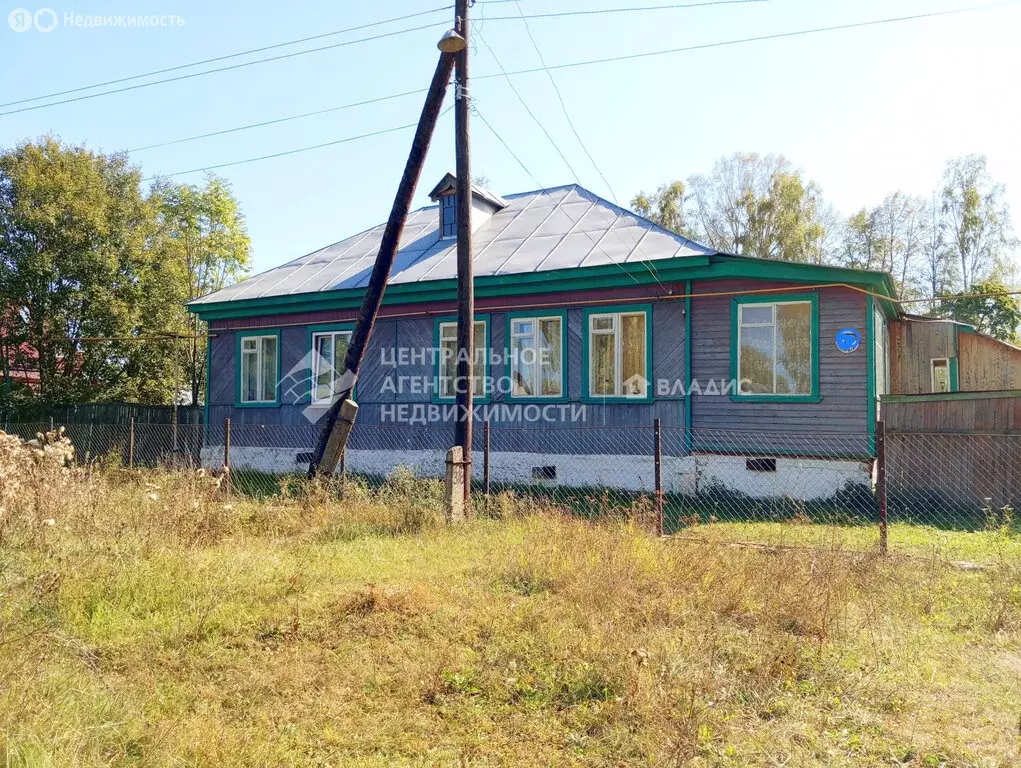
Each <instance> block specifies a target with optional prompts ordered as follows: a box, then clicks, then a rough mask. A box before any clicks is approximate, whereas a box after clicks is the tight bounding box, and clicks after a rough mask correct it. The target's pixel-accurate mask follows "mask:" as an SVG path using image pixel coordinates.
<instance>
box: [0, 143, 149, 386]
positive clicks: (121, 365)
mask: <svg viewBox="0 0 1021 768" xmlns="http://www.w3.org/2000/svg"><path fill="white" fill-rule="evenodd" d="M139 181H140V178H139V174H138V171H137V170H135V169H134V168H131V167H130V166H129V165H128V163H127V159H126V158H125V157H124V156H122V155H111V156H104V155H97V154H94V153H92V152H89V151H87V150H86V149H84V148H82V147H65V146H63V145H61V143H60V142H59V141H58V140H57V139H55V138H52V137H45V138H43V139H42V140H40V142H39V143H24V144H21V145H19V146H18V147H16V148H15V149H13V150H11V151H8V152H6V153H4V154H3V155H2V156H0V298H2V302H3V306H4V307H5V308H6V316H5V317H4V326H5V327H4V335H5V336H6V338H7V339H8V340H9V343H10V344H11V345H12V346H13V347H14V349H15V355H14V357H15V360H14V362H15V365H17V366H19V367H28V368H33V367H37V368H38V371H39V376H40V393H39V394H40V397H41V398H42V399H44V400H47V401H50V402H57V401H64V402H80V401H87V400H92V399H96V396H97V394H99V393H103V394H105V395H106V396H107V397H119V398H131V397H133V396H135V395H136V394H137V393H136V392H135V391H133V386H132V382H131V380H130V378H129V377H128V376H127V375H126V374H125V371H126V369H127V368H128V367H130V365H131V364H132V363H133V362H134V361H136V360H137V359H138V358H139V357H140V356H141V355H143V354H146V351H145V350H143V349H142V348H141V347H140V346H139V345H138V344H136V343H133V342H131V341H101V342H85V341H78V340H77V339H80V338H82V337H130V336H133V335H137V334H138V333H139V332H140V331H141V330H142V329H143V328H144V327H145V326H146V322H147V320H149V319H152V320H154V321H156V322H158V321H159V320H160V317H159V314H160V310H159V307H158V306H152V305H151V302H150V301H149V296H148V294H147V290H146V289H147V287H148V286H150V285H151V283H152V280H153V271H154V269H155V268H156V265H155V264H154V262H153V260H152V259H151V257H150V254H149V253H148V251H147V248H146V245H147V239H148V236H149V235H150V234H151V232H152V216H151V210H150V208H149V205H148V203H147V201H146V200H145V199H144V198H143V197H142V194H141V192H140V189H139ZM154 313H155V316H154ZM156 327H159V326H156ZM25 345H31V346H30V347H28V346H25ZM30 349H34V350H36V351H37V352H38V360H27V359H25V358H26V357H27V356H30V355H31V352H30ZM168 394H169V393H166V392H161V393H160V397H162V398H165V397H167V396H168Z"/></svg>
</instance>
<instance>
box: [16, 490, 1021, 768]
mask: <svg viewBox="0 0 1021 768" xmlns="http://www.w3.org/2000/svg"><path fill="white" fill-rule="evenodd" d="M278 490H279V492H277V493H273V494H269V495H266V496H265V497H263V498H251V497H247V496H239V495H235V496H234V497H232V498H221V497H220V495H219V493H218V492H217V491H216V490H214V489H213V487H212V485H211V483H210V482H209V480H208V478H205V477H201V476H196V475H188V474H183V473H182V474H155V473H154V474H146V473H139V474H129V473H126V472H124V471H121V470H109V471H105V472H96V473H92V474H78V475H73V476H72V477H71V478H70V479H68V481H67V482H66V483H65V484H64V485H63V486H62V491H61V493H60V494H59V495H56V496H54V495H46V494H39V495H37V496H34V497H33V503H32V504H31V505H27V506H26V507H25V509H24V510H22V512H21V514H20V516H18V517H12V518H10V519H9V521H8V524H7V526H6V527H5V528H4V530H3V531H2V539H0V595H2V597H0V739H2V750H0V754H2V755H3V756H4V758H5V760H6V763H7V764H8V765H12V766H49V765H52V766H99V765H104V766H106V765H114V766H136V765H146V766H179V765H216V766H267V765H297V766H326V765H356V766H376V765H378V766H389V765H416V766H418V765H514V766H517V765H524V766H529V765H535V766H546V765H606V766H617V765H632V764H636V765H637V764H644V765H689V764H690V765H705V766H709V765H713V766H749V765H762V766H774V765H789V766H804V765H820V766H832V765H846V766H858V765H876V766H879V765H882V766H891V765H911V766H938V765H948V766H966V765H975V766H1008V765H1015V764H1017V763H1018V761H1019V759H1021V757H1019V751H1018V750H1019V741H1018V739H1019V730H1018V729H1019V720H1018V718H1019V715H1021V690H1019V678H1021V647H1019V642H1018V641H1019V637H1021V553H1019V552H1018V549H1017V547H1016V546H1015V542H1014V540H1013V538H1012V537H1011V535H1010V534H1009V532H1006V531H1000V532H990V533H988V534H986V538H983V539H982V540H981V541H980V543H977V544H976V545H975V546H976V547H978V548H980V549H981V551H980V552H977V553H976V554H981V555H982V556H981V557H973V558H971V559H976V560H979V559H980V560H988V561H990V562H993V563H995V564H996V566H997V567H996V568H990V569H984V570H977V571H962V570H960V569H958V568H955V567H953V566H952V565H951V564H950V563H949V562H948V559H947V557H946V556H945V552H942V551H940V550H937V549H933V550H932V551H930V552H929V556H927V557H925V558H922V559H918V560H913V561H910V562H906V561H903V560H898V559H892V558H891V559H882V558H879V557H878V556H877V555H876V554H875V553H874V551H869V548H868V547H863V548H862V549H860V550H857V549H855V548H854V547H852V546H848V545H847V543H846V540H845V539H843V538H838V537H837V536H836V534H835V533H834V531H835V530H836V529H830V528H827V527H825V526H810V525H800V526H792V525H789V524H788V525H785V527H784V528H783V529H784V530H787V531H790V530H797V531H812V532H813V533H812V536H813V537H814V540H813V543H814V544H815V545H816V546H818V547H819V548H818V549H815V550H811V551H809V550H801V549H794V548H791V549H787V548H773V549H749V548H735V547H731V546H726V545H724V544H723V543H721V541H719V540H716V539H715V538H714V536H715V534H713V533H712V532H713V531H715V530H719V526H722V525H725V524H722V523H720V524H715V525H709V526H705V525H696V526H693V527H692V528H690V529H689V532H691V533H693V534H697V535H702V536H706V537H707V538H706V539H705V540H698V539H697V538H696V539H695V540H691V539H678V538H673V539H657V538H655V537H653V536H651V535H649V534H648V533H647V532H646V528H645V525H644V522H645V521H646V517H645V511H644V509H643V508H640V507H638V508H634V509H633V510H632V512H630V513H629V515H630V517H626V516H625V517H621V518H620V519H617V520H604V521H602V522H599V523H593V522H591V521H587V520H581V519H578V518H576V517H568V516H564V515H562V514H560V513H559V512H558V511H557V510H554V509H549V508H545V507H543V505H542V503H541V502H540V501H538V500H535V499H533V500H527V499H526V500H521V499H518V498H515V497H514V496H513V495H511V494H509V493H505V494H502V495H500V496H498V497H497V498H496V499H494V500H493V501H492V503H491V504H490V505H489V507H488V509H487V511H488V514H489V515H490V516H489V517H486V518H480V519H477V520H474V521H471V522H469V523H466V524H464V525H461V526H457V527H447V526H446V525H445V524H444V523H443V519H442V510H441V488H440V486H439V484H438V483H436V482H430V481H421V480H416V479H415V478H413V477H412V476H410V475H409V474H408V473H406V472H399V473H397V474H396V475H395V476H394V477H392V478H391V479H390V480H389V481H387V482H386V483H383V484H381V485H378V486H372V487H370V486H368V485H366V484H362V483H357V482H355V483H348V484H346V485H345V487H344V489H343V494H344V496H343V499H342V500H341V499H339V498H338V497H339V494H340V488H339V487H336V486H332V487H331V486H329V485H326V486H319V485H315V486H310V485H307V484H304V483H298V482H293V483H290V482H289V483H287V484H285V486H284V487H283V488H281V489H278ZM50 520H52V521H53V524H49V521H50ZM726 525H729V524H726ZM854 530H855V531H857V530H859V529H854ZM860 530H861V535H862V536H865V535H867V534H871V531H869V530H868V529H860ZM798 535H806V536H807V534H800V533H799V534H798ZM893 535H894V532H893V531H891V536H893ZM924 535H926V534H919V536H920V537H924ZM922 550H924V547H920V551H922Z"/></svg>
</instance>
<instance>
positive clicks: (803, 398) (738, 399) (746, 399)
mask: <svg viewBox="0 0 1021 768" xmlns="http://www.w3.org/2000/svg"><path fill="white" fill-rule="evenodd" d="M730 402H732V403H821V402H822V395H731V396H730Z"/></svg>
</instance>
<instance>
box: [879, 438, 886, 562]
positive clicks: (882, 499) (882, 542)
mask: <svg viewBox="0 0 1021 768" xmlns="http://www.w3.org/2000/svg"><path fill="white" fill-rule="evenodd" d="M876 496H878V497H879V552H880V554H883V555H885V554H886V544H887V537H886V523H887V509H886V425H885V424H884V423H883V422H882V421H877V422H876Z"/></svg>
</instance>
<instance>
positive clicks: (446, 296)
mask: <svg viewBox="0 0 1021 768" xmlns="http://www.w3.org/2000/svg"><path fill="white" fill-rule="evenodd" d="M718 278H746V279H755V280H775V281H790V282H802V283H812V284H823V283H846V284H849V285H855V286H858V287H861V288H864V289H866V290H870V291H873V292H875V293H879V294H881V295H883V296H887V297H889V298H890V299H891V300H890V301H880V302H879V303H880V304H882V305H888V306H884V312H887V314H888V315H889V316H895V315H896V305H895V304H894V302H893V301H892V299H893V298H894V297H895V296H896V291H895V289H894V285H893V281H892V279H891V278H890V276H889V275H888V274H886V273H885V272H865V271H862V270H857V269H848V268H846V267H828V266H821V265H816V264H795V263H792V262H786V261H771V260H767V259H754V258H749V257H745V256H727V255H715V256H681V257H677V258H672V259H659V260H656V261H654V262H652V261H640V262H630V263H626V264H605V265H600V266H595V267H571V268H567V269H556V270H549V271H546V272H527V273H523V274H508V275H485V276H482V277H478V278H476V279H475V298H476V299H479V298H494V297H497V298H498V297H504V296H506V297H511V296H523V295H534V294H542V293H561V292H566V291H591V290H598V289H602V288H627V287H632V286H635V285H659V284H660V283H668V282H675V283H681V282H683V281H686V280H700V279H707V280H712V279H718ZM363 294H364V289H362V288H355V289H345V290H342V291H316V292H314V293H296V294H287V295H283V296H265V297H261V298H251V299H235V300H233V301H222V302H215V303H208V304H203V303H197V304H196V303H194V302H193V303H191V304H189V305H188V310H189V311H190V312H193V313H196V314H198V315H199V317H201V318H202V319H203V320H206V321H209V320H225V319H231V318H241V317H251V316H254V315H276V314H286V313H288V312H310V311H316V310H329V309H357V308H358V307H359V306H361V302H362V296H363ZM456 297H457V281H456V280H434V281H429V282H415V283H396V284H393V285H389V286H387V289H386V293H385V294H384V297H383V303H384V304H386V305H404V304H422V303H428V302H444V301H451V302H452V301H454V300H455V299H456Z"/></svg>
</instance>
